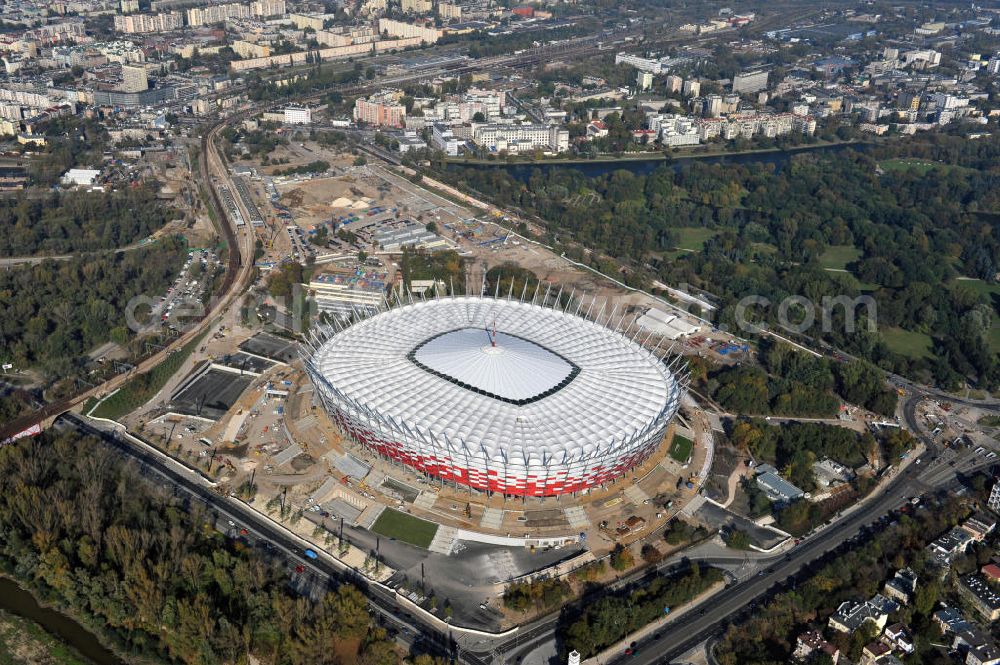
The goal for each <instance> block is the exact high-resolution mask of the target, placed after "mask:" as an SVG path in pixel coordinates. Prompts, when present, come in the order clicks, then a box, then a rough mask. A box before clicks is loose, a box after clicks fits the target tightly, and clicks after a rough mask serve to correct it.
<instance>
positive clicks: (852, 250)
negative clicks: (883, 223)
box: [819, 245, 861, 270]
mask: <svg viewBox="0 0 1000 665" xmlns="http://www.w3.org/2000/svg"><path fill="white" fill-rule="evenodd" d="M860 256H861V250H860V249H858V248H857V247H855V246H854V245H831V246H830V247H827V249H826V251H825V252H823V255H822V256H820V257H819V264H820V266H822V267H823V268H824V269H826V270H830V269H832V270H847V264H848V263H851V262H852V261H857V260H858V258H859V257H860Z"/></svg>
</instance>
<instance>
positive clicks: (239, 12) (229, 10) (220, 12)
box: [187, 2, 250, 27]
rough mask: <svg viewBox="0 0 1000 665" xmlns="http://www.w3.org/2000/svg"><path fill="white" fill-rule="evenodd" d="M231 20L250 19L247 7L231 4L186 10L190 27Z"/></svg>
mask: <svg viewBox="0 0 1000 665" xmlns="http://www.w3.org/2000/svg"><path fill="white" fill-rule="evenodd" d="M231 18H250V7H249V5H241V4H239V3H236V2H231V3H229V4H225V5H209V6H207V7H192V8H191V9H189V10H187V23H188V25H189V26H191V27H198V26H202V25H214V24H216V23H225V22H226V21H227V20H229V19H231Z"/></svg>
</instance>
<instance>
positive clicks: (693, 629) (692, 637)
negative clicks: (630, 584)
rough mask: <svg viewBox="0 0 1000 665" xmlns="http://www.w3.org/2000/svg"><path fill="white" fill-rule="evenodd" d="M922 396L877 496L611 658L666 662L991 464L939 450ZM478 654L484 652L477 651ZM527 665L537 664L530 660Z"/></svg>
mask: <svg viewBox="0 0 1000 665" xmlns="http://www.w3.org/2000/svg"><path fill="white" fill-rule="evenodd" d="M920 399H922V397H921V396H920V395H915V394H911V396H910V397H909V398H908V399H907V400H906V402H904V405H903V413H904V418H905V419H906V422H907V426H908V427H909V428H910V429H911V431H913V432H915V433H917V435H918V436H919V438H920V439H921V440H922V441H923V442H924V444H925V445H926V446H927V451H928V452H925V453H924V455H923V456H922V458H921V462H920V463H913V464H910V465H909V466H908V467H907V468H906V469H904V470H903V471H902V472H900V473H899V475H898V476H896V477H895V478H894V479H892V480H891V481H890V482H889V484H888V486H887V487H886V488H885V489H884V490H883V491H882V492H881V493H880V494H879V495H877V496H874V497H872V498H870V499H869V500H868V501H867V502H866V503H864V504H863V506H862V507H861V508H859V509H858V510H855V511H854V512H851V513H848V514H847V515H845V516H844V517H843V518H841V519H839V520H838V521H836V522H833V523H832V524H830V525H829V526H828V527H826V528H825V529H823V530H822V531H820V532H818V533H816V534H814V535H813V536H811V537H810V538H808V539H805V540H803V541H802V543H801V544H799V545H797V546H796V547H795V548H794V549H793V550H792V551H791V552H788V553H786V554H781V555H778V556H776V557H774V558H771V559H766V558H760V559H758V561H759V562H762V563H763V564H764V565H768V567H767V568H766V569H764V570H762V571H760V572H759V573H758V574H757V575H756V576H755V577H753V578H751V579H749V580H746V581H744V582H740V583H738V584H733V585H730V586H728V587H727V588H726V589H724V590H723V591H721V592H719V593H718V594H716V595H714V596H713V597H712V598H711V599H710V600H709V601H708V602H707V603H706V605H705V606H704V607H702V608H700V609H694V610H692V611H689V612H688V613H686V614H684V615H683V616H681V617H679V618H678V619H676V620H675V621H672V622H670V623H669V624H667V625H666V626H664V628H663V629H662V630H660V631H657V632H656V633H654V636H653V637H652V638H651V639H647V640H644V641H641V642H639V643H638V645H637V646H638V649H637V653H636V654H635V655H633V656H629V657H626V656H625V655H624V653H623V654H622V655H621V656H620V657H619V658H617V659H614V660H612V661H611V662H613V663H617V662H621V663H626V662H627V663H636V664H637V665H651V664H653V663H669V662H670V661H672V660H674V659H676V658H678V657H679V656H681V655H682V654H683V653H685V652H687V651H689V650H690V649H692V648H693V647H695V646H697V645H698V644H701V643H702V642H704V641H706V640H707V639H709V638H710V637H711V636H713V635H714V634H716V633H718V632H719V631H721V630H723V629H724V628H725V626H727V625H728V624H729V623H731V621H732V619H733V618H734V617H735V615H737V614H738V613H739V612H740V611H741V610H743V609H744V608H746V607H748V606H750V605H751V604H753V603H754V602H755V601H757V600H758V599H760V598H762V597H763V596H765V595H766V594H768V593H769V592H770V591H771V590H772V589H774V587H776V586H778V585H781V584H783V583H785V582H786V581H787V580H789V578H791V577H793V576H794V575H796V574H797V573H799V572H800V571H801V570H802V569H803V568H804V567H805V566H807V565H808V564H810V563H812V562H813V561H816V560H818V559H821V558H822V557H823V556H824V555H826V554H827V553H829V552H830V551H832V550H835V549H836V548H838V547H839V546H840V545H842V544H844V543H845V542H847V541H849V540H851V539H852V538H855V537H856V536H858V534H859V532H860V531H861V530H862V528H864V527H866V526H868V525H870V524H872V523H874V522H876V521H877V520H878V519H880V518H881V517H883V516H884V515H887V514H889V513H891V512H892V511H895V510H897V509H898V508H900V507H901V506H902V505H903V504H905V503H907V501H908V500H909V499H910V498H912V497H914V496H920V495H922V494H925V493H927V492H932V491H937V490H941V489H946V488H953V487H957V486H958V485H959V482H958V475H959V474H960V473H964V474H971V473H972V472H974V471H976V470H978V469H981V468H983V467H985V466H989V465H991V464H993V460H992V459H987V458H986V457H985V453H984V454H976V453H975V452H974V450H972V449H966V450H963V451H959V452H956V451H953V450H951V449H944V450H943V451H942V450H940V448H939V447H938V446H937V445H936V444H935V443H934V442H933V441H932V440H931V439H930V438H929V437H927V436H926V435H925V434H923V432H922V429H921V428H920V427H919V425H918V423H917V422H916V415H915V410H916V404H917V402H919V401H920ZM702 561H703V562H704V563H708V564H711V563H715V561H714V560H712V559H702ZM556 623H557V617H549V618H546V619H543V620H541V621H538V622H536V623H535V624H532V625H529V626H525V627H524V628H523V629H522V630H521V631H519V633H518V635H517V637H516V639H510V640H507V641H505V642H504V643H502V644H499V645H496V646H495V648H496V650H497V651H500V652H503V653H504V654H506V662H508V663H517V662H527V661H522V660H521V659H522V658H523V657H524V656H525V655H526V654H528V653H530V652H531V651H533V650H534V649H536V648H537V647H538V646H539V645H541V644H543V643H545V642H549V641H552V640H553V639H554V630H555V628H556ZM477 655H479V656H480V657H481V658H485V657H486V656H487V652H485V651H483V652H479V653H478V654H477ZM529 665H542V664H541V663H530V664H529Z"/></svg>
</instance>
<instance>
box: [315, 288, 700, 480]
mask: <svg viewBox="0 0 1000 665" xmlns="http://www.w3.org/2000/svg"><path fill="white" fill-rule="evenodd" d="M525 292H526V289H525ZM561 300H562V299H561V298H560V297H559V296H555V298H554V299H552V298H549V291H548V290H546V293H545V294H544V295H540V294H539V293H538V289H537V288H536V290H535V295H534V296H533V297H532V299H531V300H528V301H525V300H523V299H512V298H511V297H510V296H509V295H508V296H507V297H506V298H503V297H496V296H494V297H488V296H485V297H484V296H482V295H480V296H453V297H439V298H433V299H423V298H421V299H419V300H415V299H413V297H412V295H410V296H408V300H407V302H405V303H404V302H402V301H401V300H400V299H399V298H398V296H397V298H396V302H395V304H394V306H390V305H389V303H388V301H386V302H385V303H384V304H385V307H384V308H383V310H382V311H380V312H377V313H372V312H369V311H362V310H360V309H358V310H357V311H356V315H355V321H354V322H353V323H349V322H343V321H337V322H336V323H335V324H334V326H323V327H320V328H318V329H317V330H315V331H314V332H312V333H311V334H310V340H309V343H308V350H307V351H306V352H305V354H304V360H305V366H306V369H307V372H308V373H309V375H310V377H311V379H312V380H313V383H314V384H315V386H316V388H317V390H318V392H319V395H320V397H321V399H322V401H323V404H324V406H325V407H326V409H327V411H328V412H329V414H330V415H331V417H332V419H333V420H334V422H335V423H336V425H337V427H338V428H339V429H340V430H341V432H342V433H343V434H344V435H346V436H348V437H350V438H351V439H353V440H354V441H356V442H357V443H359V444H361V445H362V446H364V447H365V448H366V449H368V450H369V451H371V452H373V453H376V454H377V455H380V456H382V457H384V458H387V459H389V460H392V461H395V462H399V463H402V464H404V465H407V466H409V467H412V468H413V469H415V470H417V471H420V472H423V473H426V474H428V475H430V476H434V477H437V478H440V479H442V480H444V481H450V482H453V483H455V484H456V485H466V486H469V487H471V488H474V489H477V490H481V491H488V492H499V493H503V494H507V495H514V496H553V495H559V494H568V493H573V492H579V491H582V490H586V489H588V488H592V487H596V486H600V485H602V484H604V483H607V482H609V481H612V480H614V479H616V478H618V477H620V476H622V475H624V474H625V473H627V472H628V471H629V470H630V469H633V468H635V467H636V466H638V465H639V464H641V463H642V462H644V461H645V460H646V459H647V458H648V457H649V456H650V455H651V454H652V453H653V451H655V450H656V449H657V447H658V446H659V444H660V443H661V441H662V439H663V436H664V435H665V433H666V429H667V427H668V426H669V424H670V421H671V420H672V418H673V417H674V415H675V414H676V412H677V409H678V408H679V405H680V399H681V395H682V394H683V391H684V389H685V388H686V385H687V382H688V377H687V373H686V371H685V370H684V369H683V363H682V360H681V358H680V356H674V357H673V358H672V359H671V362H670V364H669V365H668V364H666V363H665V362H664V360H665V359H666V358H668V357H669V350H668V352H667V353H665V354H663V357H662V358H661V357H660V356H658V354H659V353H660V347H659V345H657V346H656V347H655V348H654V349H653V350H649V349H647V348H646V346H645V345H646V343H647V342H649V340H650V338H651V337H652V333H648V334H647V335H646V337H645V339H643V340H641V342H640V341H638V336H639V328H638V326H635V324H634V323H633V324H631V325H629V326H628V327H627V328H626V329H624V330H621V329H620V327H621V324H622V323H623V321H624V318H625V312H624V309H623V310H622V311H621V312H619V308H618V306H617V305H616V306H615V307H614V308H612V310H611V311H610V312H606V310H607V304H608V303H607V300H605V301H604V304H603V305H602V306H600V308H599V309H597V307H596V299H591V300H590V302H589V305H588V306H586V307H585V306H584V301H585V299H581V300H580V301H578V302H577V303H576V305H575V311H573V312H570V311H568V310H569V308H570V307H572V306H573V302H574V301H573V299H572V298H570V300H569V302H568V303H567V304H565V305H564V306H563V308H560V307H559V306H558V303H560V302H561ZM549 301H552V302H554V303H555V304H554V306H552V307H549V306H547V305H542V304H538V303H544V302H549ZM595 310H596V311H595ZM463 315H464V318H463ZM619 317H620V318H619ZM633 326H635V328H636V330H635V332H634V333H633V332H632V327H633ZM491 329H494V330H495V333H493V334H492V335H491ZM480 333H481V335H482V337H481V338H479V337H478V335H479V334H480ZM386 334H388V335H392V337H390V338H388V339H386V338H385V337H384V336H383V335H386ZM630 334H631V336H629V335H630ZM498 338H499V340H500V341H499V343H498ZM660 341H661V342H662V339H661V340H660ZM491 346H492V347H493V348H492V349H491V348H490V347H491ZM595 346H600V348H596V350H595V348H592V347H595ZM553 347H554V348H553ZM380 354H381V355H380ZM595 354H596V355H595ZM601 362H604V363H606V364H605V365H604V366H602V365H601V364H600V363H601ZM628 372H631V373H632V374H631V375H629V376H623V373H628ZM538 374H542V376H537V375H538ZM456 375H457V376H456ZM549 375H551V376H549ZM629 409H633V410H634V411H635V413H628V410H629ZM456 410H457V412H455V411H456ZM534 419H538V422H535V421H534ZM536 430H537V431H536ZM449 432H450V434H449ZM590 436H594V437H596V439H591V438H589V437H590Z"/></svg>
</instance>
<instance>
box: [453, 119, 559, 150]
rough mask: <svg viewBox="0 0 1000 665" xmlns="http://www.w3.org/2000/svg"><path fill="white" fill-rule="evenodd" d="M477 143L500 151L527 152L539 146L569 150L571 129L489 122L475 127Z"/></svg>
mask: <svg viewBox="0 0 1000 665" xmlns="http://www.w3.org/2000/svg"><path fill="white" fill-rule="evenodd" d="M473 140H474V141H475V142H476V144H477V145H479V146H481V147H484V148H487V149H489V150H495V151H497V152H500V151H501V150H506V151H507V152H509V153H514V154H516V153H519V152H526V151H530V150H537V149H539V148H542V149H545V150H549V151H551V152H565V151H566V150H569V131H568V130H565V129H562V128H561V127H559V126H558V125H538V124H525V125H515V124H500V123H488V124H485V125H479V126H477V127H475V128H474V129H473Z"/></svg>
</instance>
